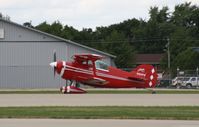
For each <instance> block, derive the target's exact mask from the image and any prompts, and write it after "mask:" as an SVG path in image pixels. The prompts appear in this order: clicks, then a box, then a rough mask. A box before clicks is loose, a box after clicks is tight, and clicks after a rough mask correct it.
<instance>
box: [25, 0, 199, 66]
mask: <svg viewBox="0 0 199 127" xmlns="http://www.w3.org/2000/svg"><path fill="white" fill-rule="evenodd" d="M24 25H26V26H29V27H34V28H35V29H38V30H41V31H44V32H47V33H50V34H53V35H56V36H60V37H62V38H65V39H69V40H72V41H74V42H77V43H80V44H83V45H87V46H90V47H93V48H96V49H99V50H102V51H105V52H108V53H111V54H113V55H116V56H117V58H116V60H115V62H116V65H117V66H118V67H121V68H127V67H132V65H133V61H134V56H135V54H136V53H165V57H164V58H163V59H162V62H161V65H162V67H163V68H165V69H166V68H167V55H166V50H167V49H166V48H167V47H166V45H167V44H168V38H169V40H170V45H169V46H170V53H171V68H172V69H176V68H177V67H179V68H181V69H195V68H196V67H199V53H198V52H194V51H193V50H192V48H191V47H197V46H199V7H198V6H197V5H192V4H191V3H187V2H185V3H182V4H179V5H176V6H175V8H174V11H173V12H171V11H170V10H169V8H168V7H167V6H165V7H162V8H158V7H156V6H155V7H151V8H150V10H149V19H148V20H144V19H136V18H133V19H128V20H125V21H123V22H121V23H118V24H113V25H110V26H107V27H104V26H101V27H96V29H95V30H92V29H91V28H83V29H82V30H81V31H79V30H77V29H75V28H73V27H72V26H68V25H63V24H62V23H60V22H59V21H55V22H54V23H52V24H49V23H47V22H42V23H41V24H39V25H37V26H32V25H31V24H30V23H28V22H26V23H24Z"/></svg>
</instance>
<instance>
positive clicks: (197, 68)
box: [196, 67, 199, 88]
mask: <svg viewBox="0 0 199 127" xmlns="http://www.w3.org/2000/svg"><path fill="white" fill-rule="evenodd" d="M196 74H197V78H196V79H197V88H199V87H198V78H199V77H198V67H197V68H196Z"/></svg>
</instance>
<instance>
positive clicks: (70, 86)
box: [60, 80, 86, 94]
mask: <svg viewBox="0 0 199 127" xmlns="http://www.w3.org/2000/svg"><path fill="white" fill-rule="evenodd" d="M76 86H77V82H76V81H75V80H66V85H65V86H62V87H61V88H60V91H61V92H62V93H64V94H71V93H73V94H80V93H86V91H85V90H83V89H80V88H78V87H76Z"/></svg>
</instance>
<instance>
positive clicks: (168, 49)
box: [167, 38, 171, 70]
mask: <svg viewBox="0 0 199 127" xmlns="http://www.w3.org/2000/svg"><path fill="white" fill-rule="evenodd" d="M167 42H168V43H167V53H168V69H169V70H170V68H171V63H170V61H171V60H170V59H171V58H170V40H169V38H167Z"/></svg>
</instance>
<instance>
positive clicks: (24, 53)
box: [0, 20, 111, 88]
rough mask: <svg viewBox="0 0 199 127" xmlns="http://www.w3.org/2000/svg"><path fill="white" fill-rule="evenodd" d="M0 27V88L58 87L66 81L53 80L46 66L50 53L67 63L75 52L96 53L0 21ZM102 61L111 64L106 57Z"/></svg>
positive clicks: (51, 73) (51, 70) (51, 72)
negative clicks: (0, 30) (0, 36)
mask: <svg viewBox="0 0 199 127" xmlns="http://www.w3.org/2000/svg"><path fill="white" fill-rule="evenodd" d="M0 28H3V29H4V31H5V38H4V39H0V88H58V87H60V86H62V85H64V84H65V80H63V79H61V78H60V77H59V75H57V76H56V77H55V79H54V76H53V69H52V68H51V67H50V66H49V63H50V62H52V61H53V58H52V57H53V50H56V53H57V58H58V59H60V60H67V61H68V60H71V56H72V55H74V54H75V53H97V52H95V51H91V50H89V49H86V48H83V47H79V46H76V45H73V44H70V43H67V42H61V41H60V40H58V39H55V38H53V37H50V36H47V35H44V34H41V33H38V32H34V31H31V30H29V29H26V28H23V27H20V26H17V25H14V24H12V23H7V22H4V21H1V20H0ZM97 54H99V53H97ZM101 55H102V54H101ZM105 61H106V62H107V63H108V64H111V59H110V58H109V57H107V59H106V60H105Z"/></svg>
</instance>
